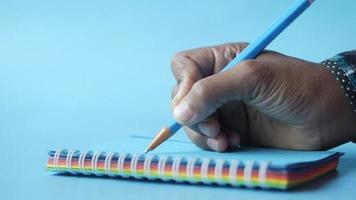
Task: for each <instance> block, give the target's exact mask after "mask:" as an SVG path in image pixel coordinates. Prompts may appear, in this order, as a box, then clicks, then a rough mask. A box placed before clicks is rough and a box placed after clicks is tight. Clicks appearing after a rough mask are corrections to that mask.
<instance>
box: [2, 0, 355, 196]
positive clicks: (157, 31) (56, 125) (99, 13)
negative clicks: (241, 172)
mask: <svg viewBox="0 0 356 200" xmlns="http://www.w3.org/2000/svg"><path fill="white" fill-rule="evenodd" d="M272 2H273V3H272ZM291 3H292V0H288V1H287V0H283V1H282V0H279V1H257V0H244V1H243V0H240V1H237V0H229V1H213V0H198V1H190V0H179V1H178V0H175V1H149V0H146V1H144V0H142V1H117V0H112V1H69V0H61V1H36V0H33V1H25V0H24V1H17V0H8V1H6V0H2V1H1V4H0V5H1V6H0V25H1V31H0V141H1V146H0V153H1V156H2V158H1V166H0V170H1V173H0V185H1V187H0V197H1V199H25V198H26V199H49V198H52V199H65V198H67V199H74V198H75V199H99V198H105V199H120V198H122V197H123V196H125V197H126V198H127V199H153V198H154V199H167V196H169V199H182V198H184V197H191V198H193V197H194V199H218V198H221V199H222V198H223V199H237V198H238V199H241V200H242V199H258V198H259V199H302V198H308V199H333V198H340V199H353V198H354V197H355V196H356V191H355V190H354V188H353V187H354V186H353V184H354V183H355V180H356V145H354V144H347V145H344V146H341V147H339V148H338V149H337V150H340V151H344V152H345V153H346V154H345V156H344V157H343V158H342V160H341V163H340V167H339V170H338V173H334V174H331V175H330V176H327V177H325V178H323V179H321V180H320V181H318V182H315V183H313V184H310V185H308V186H307V187H303V188H300V189H298V190H293V191H290V192H277V191H261V190H246V189H232V188H223V187H206V186H189V185H181V184H160V183H152V182H147V183H142V182H137V181H127V180H114V179H103V178H85V177H80V178H75V177H63V176H51V175H49V174H48V173H47V172H45V171H44V168H45V163H46V152H47V150H49V149H52V148H54V147H59V146H64V145H65V146H66V147H73V148H82V147H88V146H95V145H97V144H102V143H105V142H107V141H110V140H112V139H115V138H117V137H118V136H121V135H127V134H147V135H148V136H153V135H154V134H155V133H156V132H157V131H158V130H159V129H160V128H161V127H162V125H163V124H169V121H168V120H169V119H171V111H170V106H169V99H170V89H171V87H172V86H173V85H174V79H173V77H172V75H171V73H170V66H169V65H170V59H171V57H172V55H173V54H174V53H176V52H177V51H180V50H183V49H189V48H193V47H200V46H206V45H213V44H219V43H224V42H231V41H252V40H253V39H255V37H257V36H258V34H260V33H261V31H263V30H264V29H265V28H266V27H267V26H268V25H269V24H270V23H271V22H272V21H273V20H274V19H275V18H276V17H277V16H278V15H279V14H280V13H281V12H282V11H284V10H285V9H286V8H287V7H288V6H289V5H290V4H291ZM355 6H356V2H355V1H353V0H344V1H342V2H341V1H340V2H336V1H332V0H323V1H316V2H315V3H314V4H313V5H312V6H311V7H310V8H309V9H308V10H307V11H306V12H305V13H304V14H303V15H302V16H300V17H299V18H298V19H297V20H296V21H295V22H294V23H293V24H292V25H291V26H290V27H288V29H287V30H286V31H285V32H283V33H282V34H281V35H280V36H279V37H278V38H277V39H276V40H275V41H274V42H273V43H272V44H271V46H270V49H272V50H277V51H280V52H283V53H285V54H288V55H292V56H296V57H300V58H304V59H307V60H311V61H321V60H322V59H325V58H328V57H330V56H333V55H334V54H336V53H339V52H341V51H344V50H350V49H354V48H355V47H356V40H354V36H355V35H356V13H355V12H354V11H355ZM174 137H175V138H185V135H184V134H182V133H181V134H177V135H175V136H174ZM13 158H16V160H15V159H13ZM138 191H139V192H138Z"/></svg>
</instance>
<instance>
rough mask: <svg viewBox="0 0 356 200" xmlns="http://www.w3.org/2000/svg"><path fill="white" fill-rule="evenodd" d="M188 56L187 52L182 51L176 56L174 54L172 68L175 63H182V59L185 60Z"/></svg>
mask: <svg viewBox="0 0 356 200" xmlns="http://www.w3.org/2000/svg"><path fill="white" fill-rule="evenodd" d="M186 55H187V53H186V52H185V51H180V52H177V53H176V54H174V55H173V57H172V59H171V65H172V67H174V64H175V63H179V62H181V60H182V59H185V58H186Z"/></svg>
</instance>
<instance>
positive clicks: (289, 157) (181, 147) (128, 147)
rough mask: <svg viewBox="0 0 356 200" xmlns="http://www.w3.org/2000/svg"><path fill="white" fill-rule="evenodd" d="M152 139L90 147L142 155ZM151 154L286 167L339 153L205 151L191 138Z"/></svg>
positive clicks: (129, 139)
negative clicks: (191, 140) (253, 162)
mask: <svg viewBox="0 0 356 200" xmlns="http://www.w3.org/2000/svg"><path fill="white" fill-rule="evenodd" d="M150 142H151V138H140V137H122V138H118V139H117V140H114V141H112V142H110V143H107V144H103V145H99V146H97V147H93V148H90V149H89V150H94V151H105V152H123V153H132V154H141V153H142V152H143V151H144V150H145V148H146V147H147V145H148V144H149V143H150ZM149 154H151V155H161V156H173V157H187V158H188V157H199V158H210V159H223V160H240V161H247V160H253V161H257V162H261V161H268V162H270V163H273V165H274V166H280V167H284V166H286V165H290V164H296V163H305V162H312V161H317V160H320V159H324V158H326V157H328V156H331V155H333V154H335V152H331V151H290V150H279V149H269V148H243V149H240V150H238V151H235V152H224V153H218V152H211V151H204V150H201V149H199V148H198V147H196V146H195V145H194V144H192V143H191V142H189V141H184V140H174V139H171V140H168V141H166V142H165V143H163V144H162V145H160V146H159V147H158V148H157V149H155V150H154V151H152V152H150V153H149Z"/></svg>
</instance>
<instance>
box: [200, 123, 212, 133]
mask: <svg viewBox="0 0 356 200" xmlns="http://www.w3.org/2000/svg"><path fill="white" fill-rule="evenodd" d="M198 128H199V130H200V131H201V132H202V133H203V134H205V135H207V136H210V132H211V131H210V126H209V124H208V123H207V122H200V123H199V124H198Z"/></svg>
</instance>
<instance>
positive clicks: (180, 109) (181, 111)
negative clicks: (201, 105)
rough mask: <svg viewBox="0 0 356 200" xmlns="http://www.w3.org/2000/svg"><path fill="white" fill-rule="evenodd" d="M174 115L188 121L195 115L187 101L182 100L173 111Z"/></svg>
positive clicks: (180, 119)
mask: <svg viewBox="0 0 356 200" xmlns="http://www.w3.org/2000/svg"><path fill="white" fill-rule="evenodd" d="M173 115H174V117H175V118H177V119H178V120H179V121H182V122H187V121H189V120H190V119H191V118H192V117H193V111H192V110H191V109H190V107H189V105H188V104H187V102H186V101H184V100H183V101H181V102H180V104H178V105H177V106H176V108H175V109H174V111H173Z"/></svg>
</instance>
